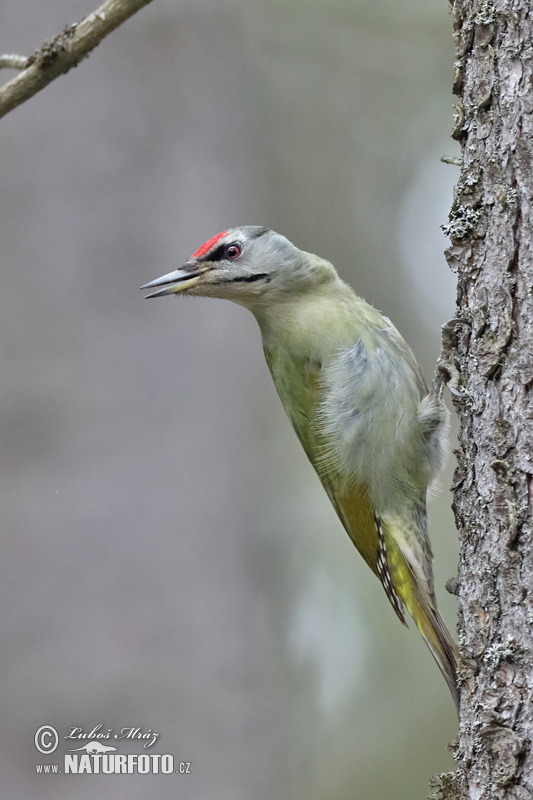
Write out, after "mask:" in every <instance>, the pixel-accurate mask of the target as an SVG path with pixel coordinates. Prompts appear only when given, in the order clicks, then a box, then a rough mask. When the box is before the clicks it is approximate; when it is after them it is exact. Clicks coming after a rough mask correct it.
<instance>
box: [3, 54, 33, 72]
mask: <svg viewBox="0 0 533 800" xmlns="http://www.w3.org/2000/svg"><path fill="white" fill-rule="evenodd" d="M27 66H29V58H26V56H15V55H4V56H0V69H26V67H27Z"/></svg>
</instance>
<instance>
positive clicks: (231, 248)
mask: <svg viewBox="0 0 533 800" xmlns="http://www.w3.org/2000/svg"><path fill="white" fill-rule="evenodd" d="M241 253H242V247H241V246H240V244H228V246H227V247H226V252H225V256H226V258H229V259H231V260H232V261H235V259H236V258H239V256H240V254H241Z"/></svg>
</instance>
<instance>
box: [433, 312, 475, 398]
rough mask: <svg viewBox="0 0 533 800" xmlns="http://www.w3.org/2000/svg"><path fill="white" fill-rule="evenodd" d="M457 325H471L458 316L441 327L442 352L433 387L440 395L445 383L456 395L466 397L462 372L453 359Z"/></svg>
mask: <svg viewBox="0 0 533 800" xmlns="http://www.w3.org/2000/svg"><path fill="white" fill-rule="evenodd" d="M457 325H468V326H469V325H470V323H469V322H468V320H466V319H462V318H461V317H456V318H454V319H451V320H449V322H445V323H444V325H443V326H442V328H441V354H440V358H439V360H438V361H437V366H436V368H435V378H434V381H433V389H434V391H435V393H436V394H438V395H440V394H441V393H442V389H443V387H444V386H445V385H446V386H447V387H448V389H449V390H450V393H451V394H453V395H454V397H465V396H466V394H467V393H466V392H465V391H464V390H463V389H460V388H459V382H460V380H461V373H460V372H459V370H458V368H457V366H456V365H455V363H454V362H453V360H452V357H453V350H454V348H455V343H456V326H457Z"/></svg>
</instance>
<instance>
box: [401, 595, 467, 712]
mask: <svg viewBox="0 0 533 800" xmlns="http://www.w3.org/2000/svg"><path fill="white" fill-rule="evenodd" d="M407 610H408V611H409V613H410V614H411V616H412V618H413V620H414V622H415V624H416V627H417V628H418V630H419V631H420V633H421V634H422V636H423V638H424V641H425V643H426V644H427V646H428V647H429V649H430V651H431V654H432V656H433V658H434V659H435V661H436V662H437V665H438V667H439V669H440V671H441V672H442V674H443V676H444V680H445V681H446V683H447V684H448V688H449V690H450V692H451V694H452V697H453V701H454V703H455V708H456V709H457V714H459V687H458V685H457V661H458V657H459V654H458V651H457V646H456V644H455V642H454V641H453V639H452V637H451V636H450V632H449V631H448V628H447V627H446V625H445V624H444V621H443V619H442V617H441V615H440V614H439V612H438V610H437V608H436V607H435V606H434V605H430V604H429V603H427V602H426V601H425V599H423V598H420V599H419V602H418V603H417V604H416V606H415V607H414V608H413V609H412V610H411V609H410V608H408V609H407Z"/></svg>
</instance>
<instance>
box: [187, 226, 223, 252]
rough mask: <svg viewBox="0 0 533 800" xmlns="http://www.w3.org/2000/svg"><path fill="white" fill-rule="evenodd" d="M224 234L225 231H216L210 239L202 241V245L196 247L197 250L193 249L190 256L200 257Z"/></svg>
mask: <svg viewBox="0 0 533 800" xmlns="http://www.w3.org/2000/svg"><path fill="white" fill-rule="evenodd" d="M226 234H227V231H222V232H221V233H217V235H216V236H213V237H212V238H211V239H208V240H207V242H204V243H203V245H202V246H201V247H199V248H198V250H195V251H194V253H193V254H192V256H191V258H201V257H202V256H205V254H206V253H207V252H209V250H211V248H212V247H213V245H214V244H216V243H217V242H218V240H219V239H222V237H223V236H225V235H226Z"/></svg>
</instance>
